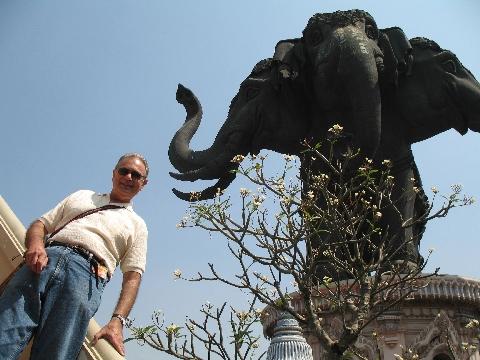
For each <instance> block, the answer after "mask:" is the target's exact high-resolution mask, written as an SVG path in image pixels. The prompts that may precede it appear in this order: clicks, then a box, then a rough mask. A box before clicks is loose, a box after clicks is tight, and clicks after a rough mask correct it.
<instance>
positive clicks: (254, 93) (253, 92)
mask: <svg viewBox="0 0 480 360" xmlns="http://www.w3.org/2000/svg"><path fill="white" fill-rule="evenodd" d="M258 92H259V89H258V88H254V87H249V88H248V89H247V91H246V94H245V96H246V97H247V101H250V100H252V99H253V98H254V97H256V96H257V95H258Z"/></svg>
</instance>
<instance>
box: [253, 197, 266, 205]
mask: <svg viewBox="0 0 480 360" xmlns="http://www.w3.org/2000/svg"><path fill="white" fill-rule="evenodd" d="M264 200H265V197H264V196H262V195H255V196H254V197H253V206H254V207H256V208H258V207H259V206H260V205H262V203H263V201H264Z"/></svg>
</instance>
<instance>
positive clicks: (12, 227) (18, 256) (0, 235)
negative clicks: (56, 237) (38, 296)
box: [0, 196, 124, 360]
mask: <svg viewBox="0 0 480 360" xmlns="http://www.w3.org/2000/svg"><path fill="white" fill-rule="evenodd" d="M24 239H25V227H24V226H23V225H22V223H21V222H20V220H18V218H17V217H16V216H15V214H14V213H13V211H12V210H11V209H10V207H9V206H8V204H7V203H6V201H5V200H4V199H3V198H2V196H0V292H1V289H3V287H4V286H5V285H6V283H7V280H8V278H9V277H10V275H12V274H13V272H14V271H15V270H16V268H17V267H18V266H19V265H20V264H21V263H22V260H23V258H22V255H23V253H24V251H25V243H24ZM99 329H100V326H99V325H98V324H97V322H96V321H95V320H94V319H92V320H90V324H89V326H88V330H87V336H86V337H85V340H84V342H83V345H82V350H81V353H80V356H79V358H78V359H79V360H121V359H124V357H123V356H121V355H120V354H119V353H118V352H117V351H116V350H115V349H114V348H113V347H112V346H111V345H110V344H109V343H108V342H107V341H105V340H100V341H99V342H98V343H97V346H95V347H91V346H90V343H91V341H92V339H93V336H94V335H95V333H96V332H97V331H98V330H99ZM29 354H30V345H29V346H28V347H27V348H26V349H25V351H24V352H23V354H22V356H21V357H20V360H27V359H28V357H29Z"/></svg>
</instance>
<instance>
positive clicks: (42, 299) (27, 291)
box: [0, 246, 108, 360]
mask: <svg viewBox="0 0 480 360" xmlns="http://www.w3.org/2000/svg"><path fill="white" fill-rule="evenodd" d="M47 254H48V265H47V267H46V268H45V269H44V270H43V271H42V272H41V273H40V274H36V273H34V272H33V271H31V270H30V269H29V268H28V267H27V266H25V265H24V266H23V267H22V268H21V269H20V270H19V271H18V272H17V273H16V274H15V276H14V277H13V278H12V279H11V280H10V282H9V284H8V285H7V287H6V288H5V291H4V293H3V294H2V296H1V297H0V360H7V359H8V360H10V359H12V360H14V359H17V358H18V356H19V355H20V354H21V352H22V351H23V349H24V348H25V346H26V345H27V344H28V342H29V340H30V339H31V337H32V336H35V339H34V341H33V346H32V351H31V355H30V359H33V360H40V359H48V360H55V359H56V360H72V359H76V358H77V356H78V354H79V352H80V348H81V346H82V343H83V340H84V338H85V335H86V332H87V327H88V322H89V321H90V319H91V318H92V317H93V315H94V314H95V312H96V311H97V309H98V306H99V305H100V300H101V296H102V292H103V289H104V287H105V285H106V283H107V282H108V280H105V279H101V278H98V279H97V278H96V276H95V274H93V273H92V271H91V269H90V266H91V265H90V263H89V262H88V260H86V259H85V258H83V257H82V256H80V255H79V254H77V253H75V252H74V251H73V250H71V249H69V248H66V247H60V246H52V247H50V248H47ZM97 281H98V283H97Z"/></svg>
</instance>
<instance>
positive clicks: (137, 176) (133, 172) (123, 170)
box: [117, 167, 146, 181]
mask: <svg viewBox="0 0 480 360" xmlns="http://www.w3.org/2000/svg"><path fill="white" fill-rule="evenodd" d="M117 171H118V173H119V174H120V175H121V176H126V175H128V174H131V175H132V179H133V180H136V181H139V180H141V179H144V178H146V176H143V175H142V174H140V173H139V172H138V171H136V170H132V169H129V168H125V167H121V168H118V169H117Z"/></svg>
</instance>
